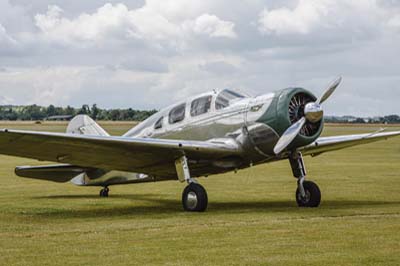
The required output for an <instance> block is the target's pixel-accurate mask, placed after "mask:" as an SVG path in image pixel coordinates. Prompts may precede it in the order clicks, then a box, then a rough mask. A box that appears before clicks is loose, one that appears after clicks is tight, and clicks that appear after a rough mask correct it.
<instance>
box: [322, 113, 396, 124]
mask: <svg viewBox="0 0 400 266" xmlns="http://www.w3.org/2000/svg"><path fill="white" fill-rule="evenodd" d="M325 122H326V123H346V124H400V116H398V115H387V116H378V117H367V118H361V117H354V116H342V117H336V116H329V117H325Z"/></svg>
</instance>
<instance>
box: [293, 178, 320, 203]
mask: <svg viewBox="0 0 400 266" xmlns="http://www.w3.org/2000/svg"><path fill="white" fill-rule="evenodd" d="M303 187H304V190H305V192H306V197H302V196H301V193H300V189H299V188H297V190H296V202H297V205H298V206H299V207H306V208H316V207H319V205H320V203H321V191H320V189H319V187H318V186H317V184H315V183H314V182H312V181H304V183H303Z"/></svg>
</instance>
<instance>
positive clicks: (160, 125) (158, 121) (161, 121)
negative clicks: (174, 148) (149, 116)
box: [154, 116, 164, 129]
mask: <svg viewBox="0 0 400 266" xmlns="http://www.w3.org/2000/svg"><path fill="white" fill-rule="evenodd" d="M163 121H164V117H163V116H162V117H160V118H159V119H158V120H157V122H156V123H155V124H154V129H159V128H162V124H163Z"/></svg>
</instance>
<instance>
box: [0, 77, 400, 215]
mask: <svg viewBox="0 0 400 266" xmlns="http://www.w3.org/2000/svg"><path fill="white" fill-rule="evenodd" d="M341 80H342V78H341V77H339V78H337V79H336V80H335V81H334V82H333V83H331V85H329V86H328V88H327V89H326V91H325V93H323V94H322V96H321V97H319V98H317V97H316V96H314V94H312V93H311V92H309V91H308V90H306V89H303V88H299V87H293V88H287V89H283V90H279V91H276V92H272V93H266V94H263V95H260V96H257V97H251V96H250V95H247V94H244V93H241V92H238V91H236V90H232V89H218V90H217V89H216V90H213V91H210V92H206V93H203V94H200V95H196V96H194V97H190V98H189V99H187V100H184V101H181V102H178V103H176V104H173V105H171V106H169V107H167V108H165V109H162V110H160V111H159V112H157V113H155V114H154V115H152V116H151V117H149V118H148V119H146V120H144V121H143V122H141V123H139V124H137V125H136V126H135V127H133V128H132V129H131V130H129V131H128V132H127V133H126V134H124V135H123V136H110V135H109V134H108V133H107V132H106V131H105V130H104V129H103V128H101V127H100V126H99V125H98V124H97V123H96V122H95V121H94V120H92V119H91V118H90V117H89V116H87V115H78V116H76V117H74V118H73V119H72V120H71V121H70V122H69V124H68V127H67V130H66V133H51V132H35V131H22V130H12V129H1V130H0V154H4V155H10V156H19V157H26V158H32V159H37V160H40V161H51V162H55V164H52V165H44V166H17V167H16V168H15V173H16V175H18V176H20V177H25V178H34V179H42V180H48V181H54V182H68V181H70V182H72V183H73V184H75V185H79V186H100V187H102V189H101V190H100V196H101V197H108V194H109V186H111V185H118V184H133V183H143V182H156V181H165V180H179V181H180V182H182V183H184V182H186V183H187V186H186V187H185V189H184V190H183V193H182V205H183V209H184V210H185V211H190V212H203V211H205V210H206V209H207V205H208V196H207V192H206V190H205V189H204V187H203V186H201V185H200V184H199V182H198V181H197V178H198V177H208V176H210V175H215V174H220V173H225V172H233V171H238V170H240V169H245V168H248V167H252V166H255V165H259V164H265V163H270V162H275V161H279V160H289V162H290V166H291V169H292V172H293V176H294V177H295V178H296V180H297V190H296V202H297V205H298V206H299V207H318V206H319V205H320V202H321V192H320V189H319V187H318V185H317V184H316V183H314V182H312V181H309V180H306V176H307V172H306V167H305V163H304V160H303V156H307V155H311V156H318V155H320V154H322V153H325V152H330V151H335V150H339V149H344V148H348V147H352V146H355V145H360V144H365V143H371V142H375V141H379V140H383V139H388V138H391V137H395V136H399V135H400V131H395V132H382V130H381V131H378V132H373V133H370V134H358V135H347V136H333V137H321V136H320V135H321V133H322V131H323V128H324V118H323V117H324V111H323V108H322V104H323V103H324V102H325V101H326V100H327V99H328V98H329V97H330V96H331V95H332V94H333V92H334V91H335V90H336V88H337V87H338V86H339V84H340V83H341Z"/></svg>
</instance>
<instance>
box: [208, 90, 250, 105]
mask: <svg viewBox="0 0 400 266" xmlns="http://www.w3.org/2000/svg"><path fill="white" fill-rule="evenodd" d="M243 98H245V97H244V96H243V95H241V94H239V93H237V92H234V91H231V90H223V91H221V93H220V94H219V95H218V96H217V98H216V99H215V109H217V110H218V109H223V108H226V107H228V106H229V105H231V103H232V102H234V101H236V100H239V99H243Z"/></svg>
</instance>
